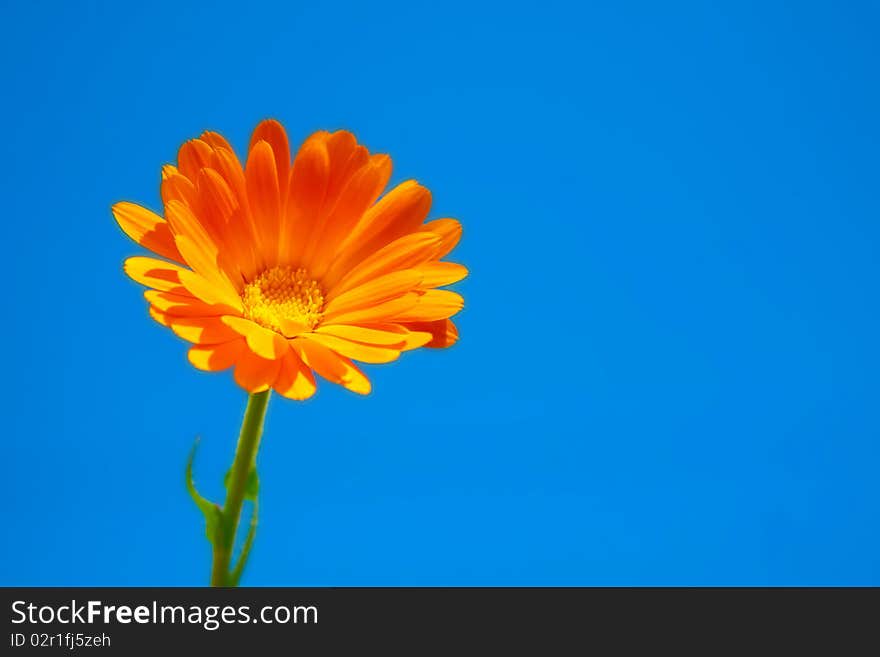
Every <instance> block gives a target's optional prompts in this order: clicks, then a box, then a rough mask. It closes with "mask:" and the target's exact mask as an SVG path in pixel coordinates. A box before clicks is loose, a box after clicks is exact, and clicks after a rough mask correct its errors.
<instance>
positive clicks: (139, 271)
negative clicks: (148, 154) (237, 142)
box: [113, 121, 467, 399]
mask: <svg viewBox="0 0 880 657" xmlns="http://www.w3.org/2000/svg"><path fill="white" fill-rule="evenodd" d="M390 175H391V160H390V158H389V157H388V156H387V155H371V154H370V153H369V151H367V149H366V148H364V147H363V146H361V145H359V144H358V143H357V141H356V140H355V138H354V136H353V135H352V134H351V133H349V132H346V131H338V132H333V133H328V132H316V133H315V134H313V135H311V136H310V137H309V138H308V139H306V140H305V142H304V143H303V145H302V146H301V147H300V149H299V152H298V153H297V154H296V156H295V157H294V158H293V160H292V161H291V156H290V148H289V145H288V140H287V135H286V133H285V131H284V128H283V127H282V126H281V124H279V123H278V122H277V121H264V122H262V123H260V124H259V125H258V126H257V128H256V130H255V131H254V134H253V136H252V138H251V143H250V148H249V151H248V157H247V162H246V163H245V165H244V166H242V165H241V163H240V162H239V160H238V158H237V157H236V155H235V152H234V151H233V149H232V147H231V146H230V145H229V143H228V142H227V141H226V140H225V139H224V138H223V137H222V136H220V135H219V134H217V133H214V132H205V133H203V134H202V135H201V137H199V138H198V139H193V140H190V141H188V142H186V143H185V144H183V146H181V148H180V151H179V152H178V161H177V166H173V165H166V166H165V167H164V168H163V169H162V185H161V194H162V201H163V203H164V209H165V212H164V218H163V217H162V216H159V215H158V214H155V213H154V212H151V211H150V210H147V209H146V208H143V207H141V206H139V205H135V204H133V203H128V202H121V203H117V204H116V205H114V206H113V216H114V217H115V218H116V221H117V222H118V223H119V225H120V227H121V228H122V230H123V231H124V232H125V233H126V234H127V235H128V236H129V237H131V238H132V239H133V240H135V241H136V242H137V243H138V244H140V245H141V246H143V247H145V248H147V249H149V250H150V251H152V252H153V253H154V254H155V255H156V256H159V257H144V256H137V257H133V258H129V259H128V260H126V261H125V271H126V273H127V274H128V275H129V276H130V277H131V278H133V279H134V280H135V281H137V282H138V283H141V284H143V285H146V286H147V287H149V288H150V289H149V290H147V291H146V292H145V293H144V296H145V297H146V299H147V301H148V302H149V303H150V314H151V315H152V317H153V318H154V319H155V320H156V321H157V322H159V323H160V324H163V325H165V326H168V327H170V328H171V329H172V330H173V331H174V332H175V333H176V334H177V335H179V336H180V337H182V338H184V339H185V340H188V341H189V342H192V343H193V346H192V347H190V349H189V360H190V362H191V363H192V364H193V365H195V366H196V367H197V368H199V369H203V370H209V371H216V370H222V369H226V368H229V367H234V368H235V369H234V376H235V380H236V381H237V382H238V383H239V385H241V386H242V387H243V388H244V389H245V390H247V391H248V392H259V391H262V390H267V389H269V388H274V389H275V390H276V391H277V392H279V393H280V394H282V395H284V396H286V397H290V398H292V399H305V398H307V397H310V396H311V395H312V394H313V393H314V392H315V377H314V374H313V372H317V373H318V374H320V375H321V376H322V377H324V378H325V379H328V380H329V381H333V382H335V383H339V384H341V385H343V386H345V387H346V388H348V389H349V390H353V391H354V392H358V393H362V394H366V393H368V392H369V391H370V382H369V379H367V377H366V376H365V375H364V374H363V372H361V370H360V369H359V368H358V367H357V366H356V365H355V364H354V363H353V362H352V361H353V360H357V361H361V362H364V363H385V362H389V361H392V360H395V359H396V358H397V357H398V356H399V355H400V354H401V352H403V351H408V350H410V349H416V348H418V347H423V346H424V347H446V346H449V345H451V344H453V343H454V342H455V341H456V339H457V337H458V333H457V331H456V328H455V325H454V324H453V323H452V321H451V320H450V319H449V318H450V317H452V316H453V315H454V314H455V313H457V312H458V311H459V310H461V308H462V305H463V300H462V298H461V296H460V295H458V294H456V293H455V292H451V291H449V290H442V289H439V288H441V287H443V286H445V285H449V284H451V283H455V282H456V281H459V280H461V279H462V278H464V277H465V276H466V275H467V270H466V269H465V268H464V267H463V266H461V265H459V264H455V263H451V262H445V261H442V260H441V258H443V257H444V256H446V254H448V253H449V252H450V251H451V250H452V248H453V247H454V246H455V245H456V244H457V243H458V240H459V238H460V236H461V225H460V224H459V223H458V222H457V221H456V220H454V219H435V220H433V221H429V222H425V219H426V217H427V215H428V210H429V209H430V205H431V195H430V192H428V190H427V189H425V188H424V187H422V186H421V185H419V184H418V183H416V182H415V181H412V180H410V181H407V182H404V183H402V184H400V185H398V186H397V187H394V188H393V189H391V190H390V191H389V192H388V193H387V194H385V195H384V196H381V195H382V192H383V191H384V189H385V186H386V185H387V184H388V179H389V177H390ZM380 196H381V198H380Z"/></svg>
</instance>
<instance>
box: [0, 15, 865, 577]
mask: <svg viewBox="0 0 880 657" xmlns="http://www.w3.org/2000/svg"><path fill="white" fill-rule="evenodd" d="M123 4H124V5H125V6H122V5H123ZM315 4H316V3H280V2H279V3H277V5H265V4H262V3H259V2H248V3H245V4H244V5H242V4H241V3H232V2H230V3H225V4H223V3H206V4H205V5H204V6H200V5H197V4H194V3H179V2H168V3H165V2H151V3H110V2H108V3H105V4H88V3H62V2H58V3H54V4H46V3H38V2H33V3H26V2H16V3H12V4H10V3H8V2H6V3H4V4H3V8H2V20H0V61H2V62H3V64H2V90H3V98H4V101H3V103H2V104H0V120H2V125H3V139H2V141H3V144H4V157H3V158H2V162H0V179H2V181H3V190H4V205H3V237H4V244H5V275H6V284H5V285H4V303H3V313H4V318H3V328H2V331H3V344H4V353H3V361H4V363H3V369H4V376H3V380H4V382H3V384H2V385H3V388H4V389H3V394H2V399H3V402H2V403H3V417H4V419H5V431H4V436H3V438H2V440H3V454H4V456H3V458H2V459H0V499H2V500H3V523H2V524H3V540H2V542H0V583H2V584H37V585H42V584H46V585H48V584H57V585H65V584H88V585H99V584H118V585H126V584H149V585H153V584H202V583H204V582H206V581H207V571H208V562H209V547H208V544H207V542H206V540H205V537H204V532H203V527H202V520H201V517H200V516H199V514H198V511H197V510H196V509H195V507H194V506H193V505H192V503H191V502H190V500H189V498H188V497H187V495H186V492H185V490H184V486H183V468H184V463H185V460H186V456H187V452H188V450H189V448H190V445H191V444H192V441H193V439H194V437H195V436H196V435H199V436H201V437H202V441H201V450H200V453H199V456H198V459H197V462H196V480H197V483H198V484H199V486H200V488H201V489H202V491H203V492H204V493H206V494H207V495H209V496H212V497H214V498H215V499H216V498H218V497H220V495H221V493H222V483H221V480H222V474H223V472H225V469H226V468H227V467H228V464H229V462H230V461H231V457H232V451H233V449H234V444H235V438H236V434H237V430H238V425H239V422H240V419H241V414H242V411H243V408H244V402H245V397H244V395H243V393H242V392H241V390H240V389H239V388H237V387H236V386H235V385H234V383H233V382H232V380H231V376H230V375H229V374H228V373H226V374H222V375H207V374H204V373H200V372H198V371H196V370H194V369H193V368H192V367H191V366H189V365H188V363H187V362H186V358H185V345H184V344H183V343H182V342H181V341H180V340H178V339H177V338H175V337H174V336H173V335H172V334H171V333H170V332H169V331H167V330H166V329H164V328H162V327H160V326H158V325H157V324H155V323H153V322H152V321H151V320H149V319H148V317H147V314H146V307H145V302H144V301H143V299H142V297H141V290H140V288H139V286H137V285H136V284H134V283H132V282H131V281H129V280H128V279H126V278H125V277H124V276H123V274H122V272H121V263H122V261H123V259H124V258H125V257H126V256H129V255H133V254H136V253H138V252H139V249H138V247H137V246H136V245H134V244H133V243H131V242H129V241H128V240H127V239H126V238H125V237H124V235H122V234H121V232H120V231H119V230H118V229H117V227H116V226H115V224H114V223H113V220H112V218H111V216H110V212H109V207H110V205H111V204H112V203H113V202H115V201H118V200H123V199H127V200H133V201H138V202H142V203H144V204H146V205H148V206H151V207H154V208H156V207H157V206H158V204H159V196H158V182H159V168H160V165H161V164H163V163H165V162H169V161H173V160H174V158H175V156H176V150H177V147H178V145H179V144H180V143H181V142H182V141H183V140H184V139H186V138H189V137H192V136H195V135H197V134H198V133H199V132H201V131H202V130H204V129H214V130H218V131H220V132H222V133H223V134H225V135H227V136H228V137H229V138H230V140H231V141H232V142H233V144H235V145H236V147H237V148H239V149H241V148H244V147H245V146H246V144H247V140H248V136H249V134H250V131H251V130H252V128H253V127H254V125H255V124H256V123H257V121H259V120H260V119H262V118H264V117H269V116H271V117H276V118H278V119H280V120H281V121H282V122H283V123H284V124H285V125H286V126H287V128H288V130H289V132H290V134H291V137H292V140H293V141H295V142H297V143H299V142H300V141H301V140H302V139H303V138H304V137H305V136H306V135H307V134H308V133H310V132H311V131H313V130H316V129H322V128H327V129H335V128H342V127H344V128H348V129H351V130H353V131H354V132H355V133H356V134H357V135H358V137H359V139H360V140H361V141H362V142H364V143H365V144H367V146H368V147H370V148H371V149H372V150H375V151H380V152H388V153H390V154H391V155H392V157H393V158H394V162H395V173H394V177H393V182H398V181H401V180H404V179H406V178H410V177H415V178H417V179H419V180H420V181H421V182H423V183H424V184H426V185H427V186H428V187H430V188H431V190H432V191H433V193H434V200H435V203H434V210H433V211H432V217H441V216H455V217H458V218H460V219H461V220H462V221H463V223H464V226H465V237H464V240H463V242H462V244H461V246H460V247H459V248H458V249H457V250H456V252H455V254H454V255H455V256H456V259H457V260H458V261H460V262H463V263H466V264H467V266H468V267H469V268H470V271H471V276H470V277H469V278H468V279H467V280H465V281H464V282H463V283H462V284H460V285H459V286H458V289H459V290H460V291H461V292H462V293H463V294H464V295H465V297H466V299H467V306H466V308H465V310H464V311H463V313H462V314H461V315H460V316H459V320H460V321H459V324H460V327H461V332H462V340H461V342H460V343H459V344H458V345H457V346H456V347H455V348H453V349H452V350H449V351H445V352H427V351H424V350H422V351H420V352H418V353H413V354H409V355H407V356H405V357H404V358H403V359H401V360H400V361H399V362H397V363H394V364H392V365H386V366H367V371H368V374H369V375H370V376H371V378H372V379H373V382H374V392H373V394H372V395H370V396H369V397H367V398H360V397H358V396H356V395H354V394H351V393H348V392H346V391H344V390H341V389H339V388H336V387H334V386H331V385H330V384H324V385H323V386H321V387H320V389H319V392H318V394H317V396H316V397H315V398H313V399H312V400H310V401H309V402H307V403H295V402H289V401H286V400H283V399H281V398H278V397H276V398H274V399H273V400H272V403H271V406H270V409H269V418H268V422H267V431H266V436H265V440H264V443H263V449H262V452H261V455H260V471H261V477H262V492H263V498H262V500H263V504H262V515H261V527H260V532H259V535H258V537H257V543H256V546H255V548H254V552H253V555H252V561H251V564H250V567H249V570H248V572H247V573H246V575H245V578H244V581H243V583H245V584H252V585H270V584H284V585H300V584H301V585H343V584H351V585H371V584H377V585H385V584H389V585H390V584H403V585H410V584H413V585H445V584H464V585H488V584H500V585H508V584H523V585H537V584H552V585H557V584H694V585H702V584H734V585H738V584H880V514H878V508H880V481H878V477H877V471H878V466H880V448H878V437H880V404H878V393H880V389H878V371H880V348H878V335H880V315H878V311H877V305H878V292H880V290H878V282H880V276H878V275H880V264H878V247H880V228H878V217H880V212H878V211H880V197H878V174H880V170H878V168H880V167H878V156H877V153H878V147H880V143H878V142H880V128H878V125H880V124H878V116H880V97H878V88H880V87H878V76H877V70H878V42H877V39H876V35H877V33H878V28H880V23H878V18H880V16H878V9H877V8H876V6H875V7H871V4H872V3H858V2H851V3H832V2H827V3H809V2H802V3H790V2H726V3H709V2H693V3H685V2H677V3H671V4H669V3H651V2H644V3H641V2H614V3H611V2H608V3H587V4H583V5H582V4H581V3H555V2H550V1H545V2H541V3H535V5H534V6H533V7H530V8H529V7H522V6H515V5H513V4H511V3H506V2H504V3H502V2H498V3H480V2H473V1H468V2H444V3H433V4H432V6H430V7H428V6H422V5H421V3H388V2H385V3H381V2H380V3H362V4H347V3H333V4H325V5H324V6H322V7H316V6H314V5H315ZM844 4H845V5H846V6H845V7H844V6H842V5H844ZM667 5H668V6H667Z"/></svg>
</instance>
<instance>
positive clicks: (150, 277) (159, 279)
mask: <svg viewBox="0 0 880 657" xmlns="http://www.w3.org/2000/svg"><path fill="white" fill-rule="evenodd" d="M122 267H123V269H124V270H125V273H126V274H128V276H129V277H130V278H131V279H132V280H135V281H137V282H138V283H140V284H141V285H146V286H147V287H152V288H155V289H157V290H165V291H169V290H174V289H177V288H179V287H180V286H181V285H182V283H181V281H180V273H181V272H184V271H189V270H188V269H184V268H183V267H181V266H179V265H175V264H172V263H170V262H165V261H164V260H157V259H156V258H147V257H145V256H135V257H133V258H128V259H127V260H126V261H125V263H124V264H123V266H122Z"/></svg>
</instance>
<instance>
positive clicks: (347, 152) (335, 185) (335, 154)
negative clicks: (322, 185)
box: [324, 130, 370, 211]
mask: <svg viewBox="0 0 880 657" xmlns="http://www.w3.org/2000/svg"><path fill="white" fill-rule="evenodd" d="M325 134H326V133H325ZM325 139H326V142H327V155H328V156H329V158H330V179H329V181H328V182H327V195H326V202H325V205H324V210H325V211H329V210H330V209H331V208H332V206H333V205H335V204H336V199H337V197H338V195H339V193H340V192H341V191H342V190H343V189H344V188H345V185H346V184H347V183H348V181H349V179H350V178H351V177H352V176H353V175H354V173H355V171H357V170H358V169H360V168H361V167H362V166H364V165H365V164H366V163H367V162H368V161H369V159H370V153H369V151H367V149H366V148H364V147H363V146H358V143H357V139H355V136H354V135H353V134H351V133H350V132H349V131H348V130H337V131H336V132H334V133H332V134H327V135H326V137H325Z"/></svg>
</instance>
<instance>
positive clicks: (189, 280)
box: [177, 269, 243, 313]
mask: <svg viewBox="0 0 880 657" xmlns="http://www.w3.org/2000/svg"><path fill="white" fill-rule="evenodd" d="M177 275H178V277H179V278H180V282H181V283H182V284H183V286H184V287H185V288H186V289H187V291H188V292H189V293H190V294H192V295H193V296H194V297H197V298H199V299H201V300H202V301H204V302H205V303H208V304H218V303H222V304H226V305H227V306H229V307H230V308H235V310H236V312H239V313H241V312H243V307H242V305H241V297H239V296H238V294H236V292H235V290H234V289H233V288H232V287H231V286H230V285H229V284H228V283H227V284H225V285H223V284H219V283H217V282H216V281H214V280H210V281H209V280H208V279H207V278H205V277H204V276H200V275H199V274H197V273H196V272H194V271H190V270H189V269H184V270H181V271H180V272H178V274H177Z"/></svg>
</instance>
